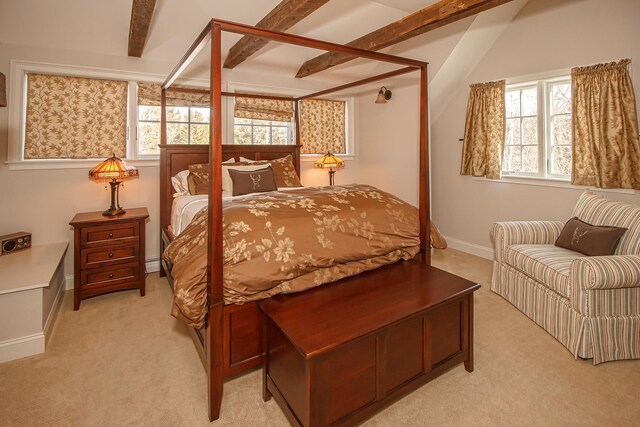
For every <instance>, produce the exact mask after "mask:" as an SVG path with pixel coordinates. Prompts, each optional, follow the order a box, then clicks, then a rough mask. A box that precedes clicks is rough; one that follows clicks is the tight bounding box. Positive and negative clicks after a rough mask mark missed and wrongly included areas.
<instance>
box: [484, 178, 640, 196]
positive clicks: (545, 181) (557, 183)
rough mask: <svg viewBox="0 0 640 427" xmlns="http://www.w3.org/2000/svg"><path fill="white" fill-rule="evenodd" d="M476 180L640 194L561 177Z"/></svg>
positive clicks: (634, 191)
mask: <svg viewBox="0 0 640 427" xmlns="http://www.w3.org/2000/svg"><path fill="white" fill-rule="evenodd" d="M472 179H473V180H474V181H484V182H491V183H496V184H519V185H534V186H537V187H555V188H567V189H571V190H590V191H602V192H607V193H620V194H638V193H640V192H638V191H636V190H630V189H626V188H596V187H589V186H585V185H573V184H571V183H570V182H569V181H565V180H561V179H549V178H533V177H514V176H508V177H502V178H501V179H487V178H484V177H478V176H476V177H472Z"/></svg>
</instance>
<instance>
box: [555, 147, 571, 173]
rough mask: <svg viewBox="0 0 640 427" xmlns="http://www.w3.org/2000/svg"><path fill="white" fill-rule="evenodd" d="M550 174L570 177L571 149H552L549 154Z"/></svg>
mask: <svg viewBox="0 0 640 427" xmlns="http://www.w3.org/2000/svg"><path fill="white" fill-rule="evenodd" d="M551 173H552V174H556V175H571V147H567V146H564V147H553V150H552V152H551Z"/></svg>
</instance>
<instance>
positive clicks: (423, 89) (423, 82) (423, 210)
mask: <svg viewBox="0 0 640 427" xmlns="http://www.w3.org/2000/svg"><path fill="white" fill-rule="evenodd" d="M428 87H429V86H428V82H427V65H426V64H425V65H423V66H421V67H420V173H419V174H418V179H419V180H420V182H419V183H418V191H419V207H420V208H419V209H420V249H422V252H423V261H424V263H425V264H429V265H430V264H431V238H430V237H431V236H430V235H431V232H430V228H431V227H429V225H430V222H431V209H430V203H429V172H428V171H429V134H428V129H429V123H428V120H429V118H428V114H429V110H428V108H427V101H428V99H429V98H428V95H429V94H428V90H429V89H428Z"/></svg>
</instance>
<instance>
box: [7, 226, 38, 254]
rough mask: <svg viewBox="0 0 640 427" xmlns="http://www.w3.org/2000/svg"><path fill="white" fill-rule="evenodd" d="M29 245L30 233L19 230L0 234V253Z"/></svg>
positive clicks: (10, 251) (17, 249) (26, 247)
mask: <svg viewBox="0 0 640 427" xmlns="http://www.w3.org/2000/svg"><path fill="white" fill-rule="evenodd" d="M30 247H31V233H26V232H24V231H21V232H19V233H13V234H7V235H6V236H0V255H7V254H10V253H12V252H16V251H20V250H22V249H29V248H30Z"/></svg>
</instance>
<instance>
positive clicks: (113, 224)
mask: <svg viewBox="0 0 640 427" xmlns="http://www.w3.org/2000/svg"><path fill="white" fill-rule="evenodd" d="M148 217H149V213H148V212H147V209H146V208H135V209H128V210H127V212H126V213H125V214H122V215H118V216H115V217H107V216H103V215H102V213H101V212H87V213H79V214H77V215H76V216H75V217H74V218H73V219H72V220H71V222H70V223H69V224H70V225H72V226H73V227H74V244H75V247H74V298H73V309H74V310H78V309H79V308H80V301H82V300H84V299H87V298H89V297H92V296H96V295H102V294H105V293H108V292H113V291H120V290H124V289H140V295H142V296H144V293H145V269H144V262H145V256H144V252H145V221H146V219H147V218H148Z"/></svg>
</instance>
